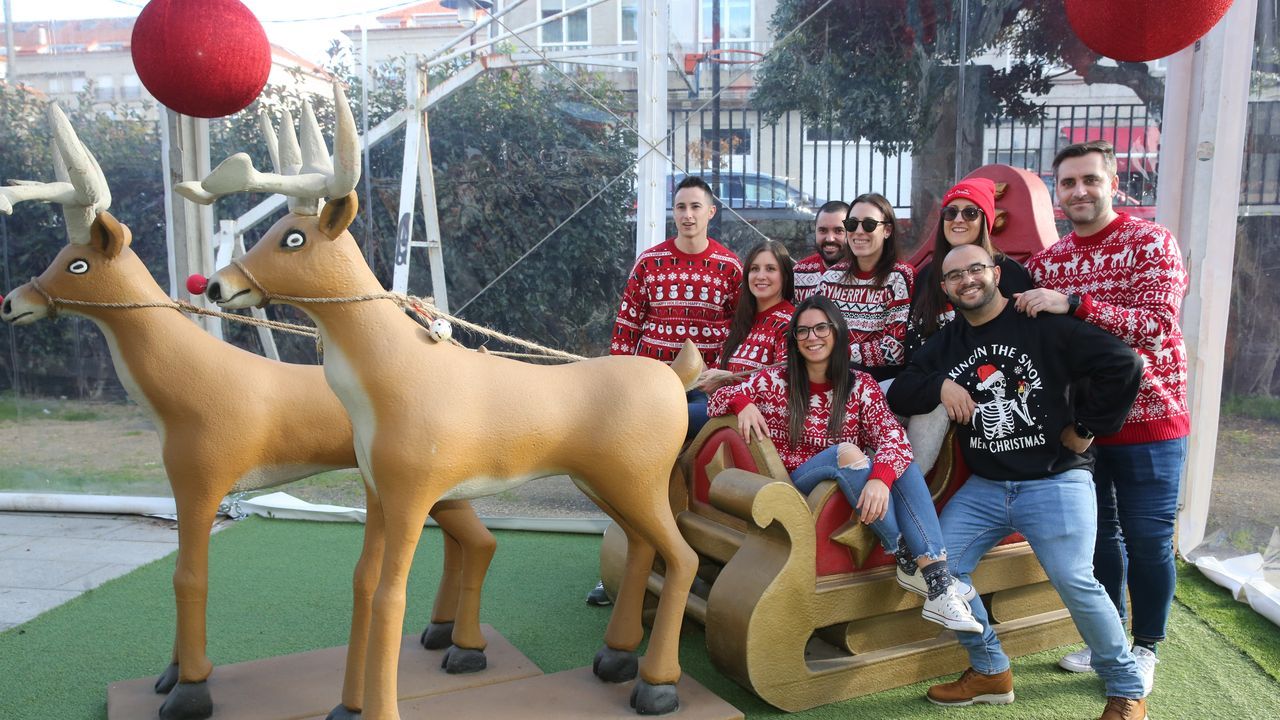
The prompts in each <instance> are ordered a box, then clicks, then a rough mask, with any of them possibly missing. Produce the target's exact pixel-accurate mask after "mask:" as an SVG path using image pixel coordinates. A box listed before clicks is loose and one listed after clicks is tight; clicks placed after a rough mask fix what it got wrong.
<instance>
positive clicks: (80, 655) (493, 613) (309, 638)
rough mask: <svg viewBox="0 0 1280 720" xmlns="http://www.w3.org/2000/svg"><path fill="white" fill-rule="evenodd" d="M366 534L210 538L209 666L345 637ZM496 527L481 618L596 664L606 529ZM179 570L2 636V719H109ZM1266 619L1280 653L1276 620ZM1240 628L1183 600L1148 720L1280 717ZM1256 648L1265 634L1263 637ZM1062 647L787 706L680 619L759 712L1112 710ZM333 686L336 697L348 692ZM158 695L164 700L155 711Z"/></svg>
mask: <svg viewBox="0 0 1280 720" xmlns="http://www.w3.org/2000/svg"><path fill="white" fill-rule="evenodd" d="M362 531H363V528H362V527H361V526H358V525H349V524H320V523H300V522H287V521H279V520H276V521H272V520H261V519H250V520H246V521H244V522H241V523H239V524H237V525H236V526H234V527H232V528H229V529H227V530H225V531H223V532H221V533H219V534H217V535H215V536H214V538H213V541H212V547H213V550H212V560H211V579H210V601H209V654H210V657H211V659H212V660H213V662H214V663H215V664H226V663H233V662H240V661H244V660H252V659H257V658H262V657H270V656H274V655H280V654H285V653H293V652H300V651H304V650H310V649H315V648H322V647H329V646H333V645H342V644H344V643H345V642H346V639H347V622H348V616H349V613H350V602H351V600H350V580H351V571H352V568H353V566H354V564H355V560H356V557H357V556H358V554H359V550H360V543H361V535H362ZM497 535H498V553H497V555H496V556H495V558H494V561H493V566H492V568H491V569H490V572H489V577H488V580H487V582H486V585H485V596H484V601H483V606H482V613H481V614H482V620H483V621H484V622H486V623H489V624H491V625H493V626H494V627H496V628H497V629H498V630H499V631H500V632H501V633H502V634H503V635H504V636H505V637H506V638H507V639H508V640H509V641H511V643H512V644H513V645H515V646H516V647H517V648H519V649H520V650H521V651H522V652H524V653H525V655H527V656H528V657H529V658H530V659H531V660H532V661H533V662H534V663H536V664H537V665H538V666H539V667H540V668H541V669H542V670H543V671H544V672H547V673H552V672H558V671H561V670H567V669H570V668H576V667H582V666H588V665H590V664H591V660H592V657H593V656H594V654H595V652H596V650H597V649H598V648H599V647H600V645H601V642H602V638H603V635H604V628H605V625H606V623H607V622H608V618H609V610H608V608H592V607H589V606H587V605H586V604H585V603H584V602H583V598H584V596H585V594H586V592H587V590H589V589H590V588H591V587H592V586H593V585H594V584H595V581H596V578H597V575H598V556H597V552H598V549H599V540H598V539H597V538H593V537H590V536H581V535H551V534H542V533H519V532H501V533H497ZM440 560H441V551H440V534H439V531H437V530H427V531H426V532H424V534H423V539H422V542H421V543H420V544H419V546H418V552H417V554H416V556H415V559H414V569H413V572H412V574H411V576H410V581H409V590H408V611H407V612H406V622H405V632H418V631H420V630H421V629H422V627H423V626H424V625H425V623H426V622H427V618H428V614H429V613H430V608H431V599H432V597H433V596H434V594H435V583H436V581H437V580H438V577H439V575H438V572H439V567H440ZM172 570H173V558H172V556H171V557H169V558H166V559H163V560H160V561H157V562H155V563H152V564H150V565H148V566H146V567H143V568H141V569H139V570H137V571H135V572H133V573H131V574H129V575H127V576H125V577H122V578H118V579H116V580H113V581H111V582H109V583H107V584H105V585H103V586H101V587H99V588H97V589H96V590H92V591H89V592H87V593H85V594H84V595H82V596H81V597H79V598H77V599H76V600H73V601H71V602H69V603H67V604H66V605H64V606H61V607H59V608H56V609H54V610H52V611H50V612H48V613H46V614H44V615H42V616H40V617H38V618H36V619H35V620H32V621H31V622H28V623H26V624H24V625H22V626H19V627H17V628H14V629H11V630H9V631H7V632H5V633H2V634H0V668H2V669H3V670H2V671H0V718H23V719H24V720H31V719H35V720H40V719H43V718H50V719H51V720H52V719H54V718H56V719H57V720H76V719H78V718H105V717H106V687H107V684H108V683H110V682H113V681H116V680H125V679H130V678H135V677H141V676H150V675H154V674H156V673H159V672H160V670H162V669H163V668H164V666H165V665H166V664H167V663H168V659H169V653H170V648H171V643H172V627H173V617H174V612H173V603H172V599H171V598H172V590H171V587H170V576H171V574H172ZM1189 575H1190V573H1187V576H1189ZM1185 577H1186V576H1184V581H1183V585H1184V586H1185V585H1186V584H1187V582H1186V580H1185ZM1181 587H1182V586H1180V588H1181ZM1210 622H1211V623H1212V624H1213V625H1215V626H1217V625H1221V624H1223V621H1219V620H1216V619H1215V620H1212V621H1210ZM1227 622H1228V623H1230V622H1235V620H1230V619H1229V620H1228V621H1227ZM1267 627H1268V628H1270V630H1269V631H1268V632H1269V633H1270V634H1269V637H1270V638H1273V640H1272V641H1271V643H1270V648H1271V650H1273V651H1274V650H1275V645H1276V641H1275V640H1274V638H1275V637H1276V632H1275V628H1274V627H1273V626H1270V625H1269V624H1268V625H1267ZM1257 634H1262V633H1257ZM1230 637H1231V636H1230V635H1227V634H1226V633H1220V628H1217V627H1211V626H1210V623H1207V622H1206V621H1205V620H1202V619H1201V618H1199V617H1197V616H1196V615H1194V614H1193V613H1192V612H1190V611H1188V610H1187V609H1186V608H1185V607H1183V606H1181V605H1177V606H1175V608H1174V613H1173V616H1172V619H1171V628H1170V640H1169V641H1167V642H1165V643H1163V644H1162V645H1161V648H1160V657H1161V664H1160V666H1159V672H1158V674H1157V685H1156V692H1155V695H1154V696H1153V697H1152V699H1151V705H1150V707H1151V715H1152V717H1153V718H1160V719H1162V720H1169V719H1172V718H1178V719H1180V720H1196V719H1197V718H1216V717H1217V716H1218V715H1219V714H1221V713H1222V712H1223V711H1229V712H1230V714H1232V715H1235V714H1238V712H1237V711H1240V710H1247V711H1248V712H1247V716H1248V717H1280V684H1277V683H1276V681H1275V680H1274V679H1273V678H1272V677H1270V676H1268V675H1267V674H1266V673H1265V672H1263V671H1262V669H1261V668H1259V666H1258V664H1257V663H1255V662H1254V661H1253V660H1251V659H1250V658H1249V657H1246V656H1245V655H1244V654H1242V653H1241V652H1240V651H1239V650H1238V649H1237V648H1236V647H1235V646H1233V645H1232V644H1231V642H1229V638H1230ZM1261 644H1262V645H1263V646H1267V645H1268V643H1267V642H1266V640H1265V639H1261ZM1062 652H1064V651H1063V650H1052V651H1047V652H1043V653H1039V654H1037V655H1032V656H1028V657H1024V658H1019V659H1017V660H1015V661H1014V672H1015V674H1016V676H1017V685H1016V691H1017V693H1018V701H1017V702H1016V703H1015V704H1013V705H1011V706H1006V707H995V708H987V707H980V708H969V709H962V710H945V709H941V708H937V707H934V706H932V705H930V704H929V703H927V702H926V701H925V700H924V699H923V694H924V691H925V689H926V688H927V687H928V685H929V683H918V684H916V685H913V686H910V687H905V688H899V689H896V690H889V691H886V692H882V693H878V694H875V695H870V696H867V697H862V698H857V699H854V700H849V701H845V702H842V703H836V704H832V705H827V706H824V707H820V708H815V709H813V710H809V711H807V712H803V713H793V714H790V715H788V714H786V713H783V712H781V711H778V710H776V709H773V708H771V707H769V706H768V705H767V704H765V703H764V702H762V701H761V700H759V699H757V698H755V697H754V696H752V695H750V694H749V693H747V692H746V691H745V690H743V689H742V688H740V687H739V686H737V685H736V684H735V683H734V682H733V681H731V680H729V679H727V678H725V677H724V676H723V675H721V674H720V673H719V672H718V671H716V670H715V669H714V668H713V667H712V666H711V663H710V661H709V659H708V658H707V655H706V651H705V639H704V636H703V631H702V628H701V627H699V626H698V625H697V624H695V623H693V622H687V623H686V626H685V632H684V635H683V638H682V642H681V662H682V663H683V665H684V669H685V671H686V672H688V673H689V674H690V675H691V676H693V677H695V678H697V679H698V681H699V682H701V683H703V684H704V685H706V686H707V687H708V688H710V689H711V690H712V691H713V692H715V693H716V694H718V695H720V696H721V697H723V698H724V699H725V700H727V701H728V702H730V703H732V704H734V705H735V706H737V707H738V708H739V709H741V710H743V711H744V712H745V713H746V714H747V717H748V718H752V719H753V720H754V719H755V718H780V717H783V716H787V717H794V718H804V719H809V718H812V719H814V720H836V719H837V718H839V719H840V720H844V719H845V718H853V717H868V718H872V717H878V718H902V719H904V720H915V719H917V718H919V719H920V720H925V719H926V718H927V719H929V720H938V719H939V718H942V719H944V720H945V719H947V718H961V717H963V718H965V719H969V718H973V719H978V720H984V719H986V718H1009V719H1013V718H1018V719H1038V718H1043V719H1045V720H1049V719H1050V718H1052V719H1053V720H1062V719H1073V718H1084V719H1092V718H1096V717H1097V716H1098V715H1099V714H1100V713H1101V710H1102V705H1103V699H1102V692H1103V689H1102V685H1101V683H1100V682H1099V681H1098V679H1097V678H1096V677H1094V676H1092V675H1089V674H1085V675H1075V674H1071V673H1066V672H1062V671H1060V670H1058V669H1057V668H1056V666H1055V663H1056V661H1057V659H1058V657H1059V656H1060V655H1061V654H1062ZM333 692H334V698H335V702H336V698H337V694H338V688H334V690H333ZM160 701H161V698H159V697H158V696H157V698H156V705H157V707H159V703H160ZM215 701H216V698H215ZM1228 709H1229V710H1228Z"/></svg>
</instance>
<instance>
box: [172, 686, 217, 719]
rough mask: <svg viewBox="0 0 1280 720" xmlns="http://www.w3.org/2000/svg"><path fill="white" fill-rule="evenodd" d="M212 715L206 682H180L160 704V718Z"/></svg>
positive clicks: (187, 717) (188, 717)
mask: <svg viewBox="0 0 1280 720" xmlns="http://www.w3.org/2000/svg"><path fill="white" fill-rule="evenodd" d="M212 715H213V697H212V696H211V695H210V694H209V683H208V682H180V683H178V684H177V685H174V686H173V690H170V691H169V696H168V697H166V698H165V699H164V704H163V705H161V706H160V717H161V719H162V720H205V718H208V717H210V716H212Z"/></svg>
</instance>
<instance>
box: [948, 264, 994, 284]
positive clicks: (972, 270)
mask: <svg viewBox="0 0 1280 720" xmlns="http://www.w3.org/2000/svg"><path fill="white" fill-rule="evenodd" d="M993 267H995V265H984V264H982V263H974V264H972V265H970V266H969V267H967V268H961V269H959V270H952V271H951V272H949V273H943V274H942V279H943V280H944V281H946V282H949V283H952V284H954V283H958V282H960V281H961V280H964V279H965V278H971V277H978V276H980V275H982V274H983V273H985V272H986V271H987V270H989V269H990V268H993Z"/></svg>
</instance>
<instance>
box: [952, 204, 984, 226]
mask: <svg viewBox="0 0 1280 720" xmlns="http://www.w3.org/2000/svg"><path fill="white" fill-rule="evenodd" d="M957 217H962V218H964V221H965V222H975V221H977V219H978V218H980V217H982V210H981V208H979V207H978V206H977V205H968V206H966V207H965V208H964V209H963V210H962V209H960V208H958V207H956V206H955V205H948V206H946V207H944V208H942V219H943V220H946V221H947V222H954V221H955V219H956V218H957Z"/></svg>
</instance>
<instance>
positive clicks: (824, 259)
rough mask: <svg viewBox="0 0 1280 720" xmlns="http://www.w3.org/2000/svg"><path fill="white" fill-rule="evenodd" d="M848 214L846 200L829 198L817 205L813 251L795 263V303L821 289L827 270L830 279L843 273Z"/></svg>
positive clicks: (845, 263)
mask: <svg viewBox="0 0 1280 720" xmlns="http://www.w3.org/2000/svg"><path fill="white" fill-rule="evenodd" d="M848 214H849V204H848V203H844V202H841V201H839V200H832V201H831V202H828V203H827V204H825V205H823V206H822V207H820V208H818V220H817V222H816V223H815V224H814V231H813V235H814V247H815V248H816V249H817V252H815V253H814V254H812V255H810V256H809V257H807V258H805V259H803V260H801V261H800V262H798V263H796V267H795V271H794V272H795V291H796V299H795V304H796V305H799V304H800V303H802V302H804V301H805V300H807V299H809V296H810V295H816V294H819V293H821V292H822V285H823V282H824V280H825V279H826V278H827V276H828V274H830V276H831V279H832V280H836V279H839V278H840V277H843V276H844V274H845V272H846V271H847V270H848V269H849V262H848V260H846V259H845V249H846V248H847V246H848V237H847V236H846V234H845V230H844V219H845V217H846V216H847V215H848Z"/></svg>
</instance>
